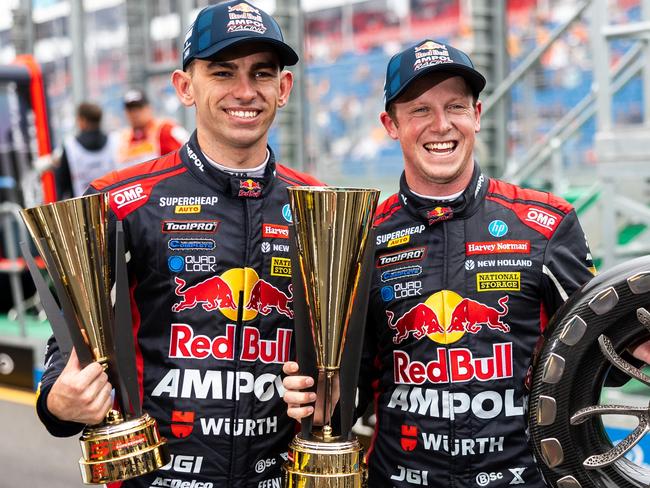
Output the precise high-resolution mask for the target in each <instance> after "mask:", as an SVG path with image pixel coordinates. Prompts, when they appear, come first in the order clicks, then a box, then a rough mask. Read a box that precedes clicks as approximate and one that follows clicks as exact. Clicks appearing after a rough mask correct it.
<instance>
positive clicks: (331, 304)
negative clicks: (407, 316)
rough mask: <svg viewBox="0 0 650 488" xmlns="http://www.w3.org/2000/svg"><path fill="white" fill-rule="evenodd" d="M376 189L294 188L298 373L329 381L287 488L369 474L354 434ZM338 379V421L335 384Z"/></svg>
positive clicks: (295, 448)
mask: <svg viewBox="0 0 650 488" xmlns="http://www.w3.org/2000/svg"><path fill="white" fill-rule="evenodd" d="M378 197H379V191H378V190H370V189H354V188H334V187H291V188H289V201H290V204H291V212H292V215H293V226H292V230H291V234H292V239H293V240H294V242H293V244H294V245H293V246H292V257H291V258H292V268H293V273H292V275H293V276H292V279H293V290H294V315H295V337H296V353H297V358H298V362H299V364H300V368H301V374H306V375H309V376H312V377H313V378H314V379H315V381H314V384H315V385H317V384H318V381H317V380H318V376H319V373H320V374H321V375H324V379H325V381H324V399H325V401H324V407H323V408H324V411H323V419H324V425H323V427H322V428H314V426H313V417H311V418H309V419H304V420H303V422H302V428H301V429H302V430H301V433H300V434H298V435H297V436H296V437H295V438H294V439H293V441H292V443H291V445H290V446H289V458H288V461H287V462H286V463H285V465H284V467H283V471H284V485H285V487H286V488H298V487H299V488H362V487H365V486H366V484H367V483H366V478H367V470H366V467H365V464H364V462H363V451H362V447H361V444H360V443H359V441H358V440H357V439H356V438H355V437H354V435H353V434H352V425H353V419H354V406H355V404H354V402H355V396H356V387H357V378H358V376H359V366H360V360H361V351H362V342H363V329H364V326H365V319H366V311H367V307H368V291H369V285H370V277H371V275H372V259H373V253H374V237H373V236H374V230H373V229H372V219H373V216H374V213H375V209H376V206H377V199H378ZM337 371H338V372H339V385H340V399H339V406H338V414H339V417H335V416H334V415H333V412H334V408H333V401H332V400H333V398H332V391H333V380H334V377H335V374H336V372H337Z"/></svg>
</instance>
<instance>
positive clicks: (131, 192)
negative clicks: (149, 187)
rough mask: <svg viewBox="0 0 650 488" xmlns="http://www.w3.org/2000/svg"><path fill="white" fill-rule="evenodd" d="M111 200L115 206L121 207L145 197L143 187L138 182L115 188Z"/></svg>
mask: <svg viewBox="0 0 650 488" xmlns="http://www.w3.org/2000/svg"><path fill="white" fill-rule="evenodd" d="M112 197H113V201H114V202H115V205H116V206H117V208H122V207H125V206H127V205H130V204H132V203H134V202H137V201H140V200H143V199H145V198H147V195H146V193H145V192H144V188H142V185H140V184H139V183H138V184H137V185H132V186H127V187H126V188H122V189H120V190H117V191H116V192H114V193H113V194H112Z"/></svg>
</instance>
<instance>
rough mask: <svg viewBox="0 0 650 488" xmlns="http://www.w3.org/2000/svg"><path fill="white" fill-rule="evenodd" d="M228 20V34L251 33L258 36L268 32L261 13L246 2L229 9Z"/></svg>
mask: <svg viewBox="0 0 650 488" xmlns="http://www.w3.org/2000/svg"><path fill="white" fill-rule="evenodd" d="M228 19H229V20H228V24H227V25H226V31H227V32H241V31H251V32H257V33H258V34H264V33H265V32H266V26H265V25H264V19H263V18H262V15H261V14H260V11H259V10H258V9H256V8H255V7H253V6H252V5H249V4H247V3H245V2H242V3H238V4H237V5H233V6H232V7H228Z"/></svg>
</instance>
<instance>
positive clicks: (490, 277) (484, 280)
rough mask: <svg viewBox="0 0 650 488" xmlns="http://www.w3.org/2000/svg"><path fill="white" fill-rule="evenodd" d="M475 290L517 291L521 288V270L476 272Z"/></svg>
mask: <svg viewBox="0 0 650 488" xmlns="http://www.w3.org/2000/svg"><path fill="white" fill-rule="evenodd" d="M476 290H477V291H497V290H498V291H519V290H521V272H519V271H507V272H504V271H500V272H494V273H477V274H476Z"/></svg>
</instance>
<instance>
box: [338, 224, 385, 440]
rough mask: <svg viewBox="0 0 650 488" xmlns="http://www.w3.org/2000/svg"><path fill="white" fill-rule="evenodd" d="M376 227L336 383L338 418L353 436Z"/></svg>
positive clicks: (368, 246) (362, 263)
mask: <svg viewBox="0 0 650 488" xmlns="http://www.w3.org/2000/svg"><path fill="white" fill-rule="evenodd" d="M376 234H377V230H376V229H375V228H374V227H373V228H371V229H370V232H369V233H368V240H367V241H366V249H365V252H364V255H363V260H362V261H361V270H360V274H359V281H358V284H357V296H356V298H355V301H354V305H353V306H352V314H351V315H350V322H349V324H350V325H349V326H348V333H347V335H346V338H345V349H343V357H342V358H341V369H340V372H339V382H340V385H341V395H340V398H339V412H340V419H341V432H347V433H348V434H349V436H350V437H349V440H351V439H352V438H353V436H352V426H353V425H354V411H355V399H356V392H357V382H358V378H359V369H360V366H361V355H362V352H363V335H364V331H365V328H366V317H367V314H368V295H369V294H370V282H371V281H372V266H373V262H374V256H375V235H376Z"/></svg>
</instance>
